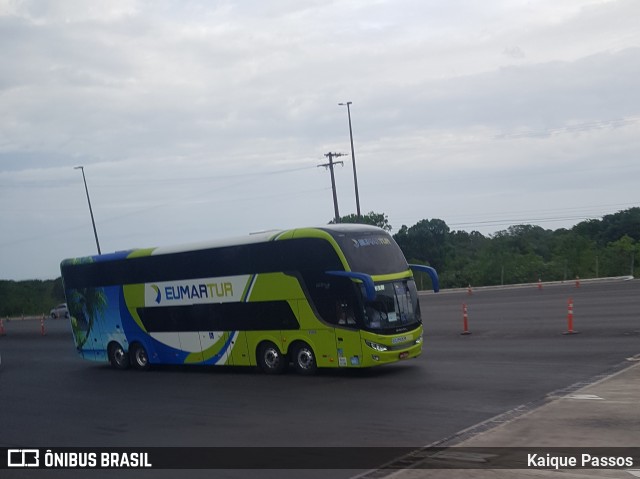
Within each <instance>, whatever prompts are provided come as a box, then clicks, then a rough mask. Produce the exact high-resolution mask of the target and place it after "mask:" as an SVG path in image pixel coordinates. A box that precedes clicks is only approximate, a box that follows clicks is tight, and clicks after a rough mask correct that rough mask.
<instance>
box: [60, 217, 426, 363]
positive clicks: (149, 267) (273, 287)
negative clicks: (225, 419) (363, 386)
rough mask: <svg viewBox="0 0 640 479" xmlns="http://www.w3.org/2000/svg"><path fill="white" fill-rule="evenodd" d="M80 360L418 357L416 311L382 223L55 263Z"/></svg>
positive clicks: (408, 276) (404, 267) (407, 269)
mask: <svg viewBox="0 0 640 479" xmlns="http://www.w3.org/2000/svg"><path fill="white" fill-rule="evenodd" d="M60 269H61V272H62V278H63V282H64V288H65V294H66V298H67V304H68V308H69V312H70V316H71V324H72V330H73V336H74V340H75V345H76V349H77V351H78V353H79V354H80V355H81V356H82V357H83V358H85V359H89V360H94V361H104V362H110V363H111V365H112V366H114V367H115V368H118V369H125V368H128V367H130V366H131V367H133V368H136V369H141V370H144V369H148V368H149V367H150V366H151V365H153V364H206V365H218V366H222V365H237V366H258V367H260V368H261V369H262V370H263V371H265V372H266V373H281V372H283V371H284V370H285V369H286V368H287V367H288V366H290V365H291V364H293V367H294V368H295V370H296V371H297V372H299V373H302V374H311V373H313V372H315V371H316V369H317V368H319V367H320V368H363V367H371V366H377V365H382V364H389V363H394V362H396V361H400V360H405V359H410V358H415V357H417V356H419V355H420V354H421V352H422V332H423V329H422V319H421V316H420V305H419V302H418V293H417V289H416V285H415V282H414V279H413V273H412V269H419V270H422V271H424V272H426V273H427V274H429V276H430V277H431V279H432V284H433V287H434V290H435V291H437V290H438V276H437V273H436V271H435V270H434V269H433V268H430V267H427V266H421V265H411V266H410V265H408V264H407V261H406V260H405V258H404V255H403V254H402V251H401V250H400V248H399V247H398V245H397V244H396V242H395V241H394V240H393V238H392V237H391V235H389V233H387V232H386V231H384V230H382V229H380V228H377V227H373V226H365V225H330V226H324V227H318V228H299V229H292V230H286V231H271V232H264V233H258V234H252V235H248V236H246V237H243V238H240V239H234V240H228V241H219V242H211V243H207V244H199V245H191V246H189V247H177V248H162V247H161V248H150V249H134V250H129V251H120V252H116V253H111V254H104V255H98V256H90V257H82V258H74V259H67V260H64V261H63V262H62V263H61V266H60Z"/></svg>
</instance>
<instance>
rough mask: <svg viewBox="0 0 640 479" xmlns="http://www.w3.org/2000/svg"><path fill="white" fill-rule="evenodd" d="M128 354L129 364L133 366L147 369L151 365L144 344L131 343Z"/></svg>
mask: <svg viewBox="0 0 640 479" xmlns="http://www.w3.org/2000/svg"><path fill="white" fill-rule="evenodd" d="M129 354H130V356H131V364H133V367H134V368H136V369H138V370H140V371H144V370H147V369H149V367H150V366H151V365H150V364H149V356H148V355H147V350H146V349H144V346H143V345H142V344H140V343H133V344H132V345H131V348H130V349H129Z"/></svg>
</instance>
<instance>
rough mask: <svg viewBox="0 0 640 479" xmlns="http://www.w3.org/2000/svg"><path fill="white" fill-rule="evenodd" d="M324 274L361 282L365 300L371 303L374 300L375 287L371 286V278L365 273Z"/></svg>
mask: <svg viewBox="0 0 640 479" xmlns="http://www.w3.org/2000/svg"><path fill="white" fill-rule="evenodd" d="M325 273H326V274H330V275H332V276H342V277H343V278H351V279H356V280H359V281H362V284H363V285H364V290H365V293H366V296H367V297H366V299H367V300H368V301H373V300H374V299H376V287H375V285H374V284H373V278H371V276H369V275H368V274H366V273H354V272H353V271H325Z"/></svg>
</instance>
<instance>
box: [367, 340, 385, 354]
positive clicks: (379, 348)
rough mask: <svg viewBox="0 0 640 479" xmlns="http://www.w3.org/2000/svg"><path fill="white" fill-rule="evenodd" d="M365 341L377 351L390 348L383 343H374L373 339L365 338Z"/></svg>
mask: <svg viewBox="0 0 640 479" xmlns="http://www.w3.org/2000/svg"><path fill="white" fill-rule="evenodd" d="M364 342H365V344H366V345H367V346H369V347H370V348H371V349H375V350H376V351H380V352H384V351H386V350H387V349H389V348H387V347H386V346H384V345H383V344H378V343H374V342H373V341H368V340H366V339H365V340H364Z"/></svg>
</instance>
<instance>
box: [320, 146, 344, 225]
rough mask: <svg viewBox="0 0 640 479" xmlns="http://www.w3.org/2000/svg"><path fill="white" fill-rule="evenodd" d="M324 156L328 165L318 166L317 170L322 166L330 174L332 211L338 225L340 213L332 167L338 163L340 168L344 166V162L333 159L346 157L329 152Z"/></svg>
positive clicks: (342, 154)
mask: <svg viewBox="0 0 640 479" xmlns="http://www.w3.org/2000/svg"><path fill="white" fill-rule="evenodd" d="M324 156H326V157H327V158H329V163H324V164H322V165H318V168H319V167H321V166H324V167H325V168H329V171H330V172H331V189H332V190H333V209H334V210H335V215H336V218H335V222H336V223H340V212H339V211H338V194H337V193H336V178H335V175H334V174H333V165H337V164H338V163H339V164H341V165H342V166H344V162H343V161H333V159H334V158H337V157H339V156H346V155H345V154H344V153H331V152H329V153H325V155H324Z"/></svg>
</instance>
